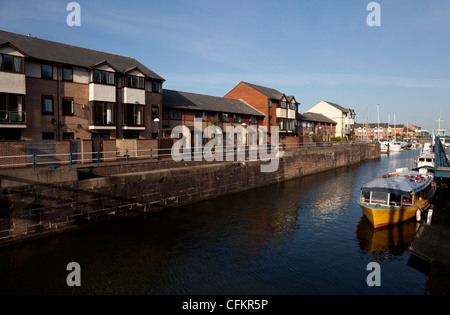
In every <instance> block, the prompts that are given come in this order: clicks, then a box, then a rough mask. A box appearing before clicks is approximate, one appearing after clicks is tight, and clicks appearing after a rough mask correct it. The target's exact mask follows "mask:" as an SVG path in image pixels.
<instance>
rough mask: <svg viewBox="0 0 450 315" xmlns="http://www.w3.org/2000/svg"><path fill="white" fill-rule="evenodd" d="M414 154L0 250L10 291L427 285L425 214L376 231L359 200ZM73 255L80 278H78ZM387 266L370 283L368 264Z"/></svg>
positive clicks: (398, 288) (302, 290)
mask: <svg viewBox="0 0 450 315" xmlns="http://www.w3.org/2000/svg"><path fill="white" fill-rule="evenodd" d="M416 155H418V151H404V152H400V153H396V154H394V153H393V154H391V155H389V156H383V157H382V158H381V159H380V160H376V161H368V162H363V163H361V164H358V165H353V166H348V167H345V168H340V169H338V170H334V171H328V172H324V173H321V174H317V175H311V176H307V177H304V178H300V179H295V180H291V181H286V182H283V183H279V184H274V185H270V186H267V187H263V188H258V189H253V190H250V191H245V192H241V193H236V194H232V195H228V196H225V197H221V198H216V199H213V200H208V201H204V202H199V203H196V204H193V205H188V206H183V207H179V208H175V209H171V210H167V211H163V212H159V213H154V214H148V215H145V216H141V217H138V218H133V219H124V220H120V221H117V222H114V223H107V224H104V225H101V226H96V227H92V228H88V229H83V230H78V231H74V232H69V233H65V234H60V235H57V236H51V237H47V238H43V239H38V240H33V241H30V242H26V243H22V244H17V245H13V246H8V247H4V248H0V293H1V294H163V295H172V294H177V295H183V294H189V295H197V294H211V295H215V294H231V295H239V294H261V295H278V294H282V295H297V294H327V295H333V294H345V295H353V294H402V295H404V294H419V295H423V294H424V292H425V284H426V276H425V275H424V274H422V273H421V272H419V271H418V270H416V269H415V268H413V267H411V266H410V265H408V260H409V258H410V256H411V255H410V253H409V252H408V250H407V248H408V245H409V244H410V242H411V241H412V240H413V238H414V232H415V229H416V222H415V221H410V222H406V223H404V224H401V225H397V226H395V227H392V228H388V229H384V230H381V231H376V232H375V231H374V230H373V228H372V227H371V226H370V225H369V223H368V221H367V220H366V219H365V218H364V217H363V213H362V210H361V208H360V207H359V206H358V204H357V203H356V200H357V198H358V196H359V189H360V187H361V186H362V185H363V184H364V183H366V182H367V181H369V180H371V179H372V178H373V177H375V176H379V175H382V174H383V173H385V172H388V171H393V170H395V169H396V168H400V167H413V158H414V157H415V156H416ZM69 262H77V263H79V264H80V266H81V287H69V286H68V285H67V284H66V277H67V275H68V274H69V273H70V271H67V270H66V267H67V264H68V263H69ZM370 262H377V263H379V265H380V266H381V286H379V287H370V286H368V285H367V282H366V278H367V276H368V275H369V273H370V272H371V271H368V270H367V269H366V268H367V265H368V264H369V263H370Z"/></svg>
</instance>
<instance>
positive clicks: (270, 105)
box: [269, 100, 272, 108]
mask: <svg viewBox="0 0 450 315" xmlns="http://www.w3.org/2000/svg"><path fill="white" fill-rule="evenodd" d="M269 108H272V101H271V100H269Z"/></svg>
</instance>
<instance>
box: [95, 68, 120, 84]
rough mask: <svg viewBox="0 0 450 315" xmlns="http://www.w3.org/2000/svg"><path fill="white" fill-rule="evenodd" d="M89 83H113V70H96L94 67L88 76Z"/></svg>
mask: <svg viewBox="0 0 450 315" xmlns="http://www.w3.org/2000/svg"><path fill="white" fill-rule="evenodd" d="M90 82H91V83H99V84H107V85H115V84H116V82H115V74H114V72H110V71H105V70H97V69H94V70H92V71H91V77H90Z"/></svg>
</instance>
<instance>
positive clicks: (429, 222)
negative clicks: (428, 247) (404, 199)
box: [427, 209, 433, 225]
mask: <svg viewBox="0 0 450 315" xmlns="http://www.w3.org/2000/svg"><path fill="white" fill-rule="evenodd" d="M432 216H433V209H430V210H428V217H427V225H431V217H432Z"/></svg>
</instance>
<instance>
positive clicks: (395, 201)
mask: <svg viewBox="0 0 450 315" xmlns="http://www.w3.org/2000/svg"><path fill="white" fill-rule="evenodd" d="M401 201H402V196H401V195H397V194H391V196H390V201H389V205H391V206H400V205H401Z"/></svg>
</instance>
